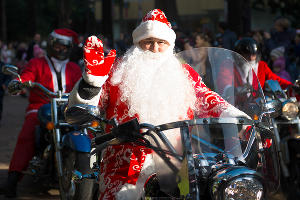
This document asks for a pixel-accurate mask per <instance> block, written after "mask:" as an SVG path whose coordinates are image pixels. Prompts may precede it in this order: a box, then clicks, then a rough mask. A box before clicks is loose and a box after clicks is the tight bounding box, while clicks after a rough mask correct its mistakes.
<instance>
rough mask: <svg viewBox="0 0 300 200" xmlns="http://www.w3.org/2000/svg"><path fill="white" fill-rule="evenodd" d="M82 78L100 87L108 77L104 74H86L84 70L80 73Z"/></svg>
mask: <svg viewBox="0 0 300 200" xmlns="http://www.w3.org/2000/svg"><path fill="white" fill-rule="evenodd" d="M82 77H83V79H84V80H85V82H87V83H88V84H90V85H92V86H94V87H101V86H102V85H103V84H104V83H105V81H106V80H107V79H108V75H106V76H94V75H91V74H88V73H86V72H83V74H82Z"/></svg>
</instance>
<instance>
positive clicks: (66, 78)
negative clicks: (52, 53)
mask: <svg viewBox="0 0 300 200" xmlns="http://www.w3.org/2000/svg"><path fill="white" fill-rule="evenodd" d="M60 71H61V73H60V75H61V77H60V78H61V88H62V91H63V92H65V93H69V92H70V91H71V90H72V88H73V86H74V85H75V83H76V82H77V81H78V80H79V79H80V77H81V75H82V72H81V69H80V67H79V66H78V65H77V64H76V63H73V62H65V64H64V65H63V66H61V70H60ZM21 81H22V82H26V81H32V82H36V83H40V84H42V85H43V86H44V87H46V88H47V89H49V90H50V91H52V92H57V91H58V89H59V84H58V83H59V82H58V79H57V74H56V72H55V70H54V66H53V65H52V62H50V59H49V58H48V57H42V58H33V59H31V60H30V61H29V63H28V64H27V65H26V66H25V68H24V70H23V71H22V74H21ZM46 99H47V98H46ZM46 99H45V95H43V93H42V92H41V91H39V90H38V89H33V90H30V94H29V99H28V100H29V104H28V106H27V108H26V116H25V121H24V124H23V127H22V130H21V132H20V133H19V136H18V140H17V144H16V147H15V150H14V153H13V157H12V159H11V162H10V166H9V171H18V172H21V171H22V170H25V169H26V168H27V166H28V163H29V161H30V160H31V159H32V156H33V155H34V151H35V149H34V147H35V136H34V135H35V134H34V132H35V127H36V125H38V124H39V122H38V119H37V111H38V109H39V107H40V106H42V105H44V104H46V103H49V101H47V100H46Z"/></svg>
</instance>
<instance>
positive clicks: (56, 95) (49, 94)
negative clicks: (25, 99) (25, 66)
mask: <svg viewBox="0 0 300 200" xmlns="http://www.w3.org/2000/svg"><path fill="white" fill-rule="evenodd" d="M22 88H38V89H39V90H41V91H42V92H44V94H46V96H47V97H50V98H61V97H63V96H65V97H68V96H69V93H62V92H61V91H58V92H51V91H50V90H48V89H47V88H46V87H44V86H43V85H42V84H40V83H36V82H31V81H27V82H24V83H22Z"/></svg>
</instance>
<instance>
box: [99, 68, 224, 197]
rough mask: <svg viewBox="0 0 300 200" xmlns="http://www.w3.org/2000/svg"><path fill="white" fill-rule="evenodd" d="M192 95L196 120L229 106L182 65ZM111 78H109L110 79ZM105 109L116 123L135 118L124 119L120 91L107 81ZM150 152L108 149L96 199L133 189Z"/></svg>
mask: <svg viewBox="0 0 300 200" xmlns="http://www.w3.org/2000/svg"><path fill="white" fill-rule="evenodd" d="M184 67H185V69H186V70H187V71H188V73H189V76H190V78H191V79H192V80H193V86H194V88H195V91H196V95H197V99H198V101H199V102H198V104H197V105H199V106H200V109H199V110H200V112H199V113H197V116H199V117H218V116H219V115H220V114H221V113H222V112H223V111H224V110H226V109H227V108H228V107H229V106H230V105H229V104H228V103H227V102H226V101H225V100H223V99H222V98H221V97H220V96H219V95H217V93H215V92H213V91H211V90H210V89H209V88H207V87H206V86H205V84H204V83H203V82H202V80H201V78H200V76H199V75H198V73H197V72H196V71H194V70H193V69H192V68H191V67H190V66H189V65H184ZM110 77H111V76H110ZM99 104H100V106H101V107H102V108H104V109H105V111H106V117H107V118H108V119H110V118H112V117H115V118H116V119H117V120H118V122H119V123H124V122H126V121H128V120H130V119H133V118H135V117H137V118H138V116H137V115H135V116H129V115H128V105H127V104H126V103H124V102H122V101H121V100H120V89H119V87H118V86H113V85H111V84H110V80H107V81H106V83H105V84H104V85H103V90H102V94H101V98H100V102H99ZM193 115H194V113H192V112H191V111H188V118H193ZM151 152H152V151H151V150H150V149H147V148H145V147H143V146H138V145H136V144H133V143H128V144H122V145H114V146H109V147H108V148H107V149H106V150H105V151H104V154H103V160H102V162H101V167H100V169H101V176H102V178H101V181H102V182H100V192H101V196H100V198H99V199H101V200H103V199H114V198H115V195H116V194H117V193H118V191H119V190H120V189H121V188H122V186H123V185H124V184H132V185H135V184H136V182H137V180H138V179H139V176H140V172H141V169H142V167H143V164H144V161H145V158H146V156H147V155H148V154H150V153H151Z"/></svg>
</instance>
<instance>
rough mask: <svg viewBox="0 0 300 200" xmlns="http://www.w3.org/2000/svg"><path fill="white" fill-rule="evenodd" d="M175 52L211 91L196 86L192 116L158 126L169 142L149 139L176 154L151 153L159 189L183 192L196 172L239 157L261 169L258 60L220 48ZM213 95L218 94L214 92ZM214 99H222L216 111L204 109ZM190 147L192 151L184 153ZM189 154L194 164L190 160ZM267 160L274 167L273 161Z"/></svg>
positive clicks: (231, 162)
mask: <svg viewBox="0 0 300 200" xmlns="http://www.w3.org/2000/svg"><path fill="white" fill-rule="evenodd" d="M177 56H178V59H179V60H180V62H181V63H182V64H184V65H185V64H188V65H189V66H191V67H192V68H193V69H194V70H195V71H196V72H197V73H198V74H199V75H200V76H201V78H202V81H203V82H204V83H205V85H206V86H207V87H208V88H209V89H211V90H212V91H214V92H215V93H209V95H207V96H206V95H203V94H200V93H201V92H202V93H205V92H207V90H206V89H205V90H204V89H203V90H201V89H200V90H199V91H198V92H199V95H198V97H199V99H200V100H201V102H202V103H201V102H200V103H198V107H195V108H194V110H193V112H192V113H193V117H192V118H190V119H187V120H184V121H178V122H172V123H169V124H163V125H160V126H158V127H159V130H162V132H163V134H164V135H163V136H160V137H164V136H166V138H167V139H168V141H169V142H170V144H171V145H172V148H168V146H170V145H168V144H165V143H160V144H158V143H157V142H156V143H155V142H154V141H152V143H153V145H154V146H160V147H161V148H163V149H164V150H167V151H168V152H170V149H173V150H174V152H175V154H176V155H177V157H176V156H174V155H167V156H162V154H161V153H159V152H158V153H154V161H155V166H156V173H157V177H158V180H159V183H160V188H161V190H163V191H164V192H166V193H168V194H170V195H172V194H174V195H175V193H176V191H177V193H178V192H180V194H181V195H185V194H187V193H189V192H191V191H190V190H189V189H187V188H189V187H188V186H187V185H189V183H191V179H194V178H195V177H198V178H197V179H199V176H204V177H202V178H203V179H206V178H207V177H208V176H209V174H210V173H211V172H212V168H215V167H216V166H218V165H219V164H229V165H237V163H241V162H242V163H244V164H245V165H246V166H247V167H249V168H253V169H255V170H260V169H259V163H262V162H263V161H261V160H260V156H259V155H258V154H257V149H258V148H259V146H262V145H263V142H264V141H258V139H257V134H258V133H259V131H258V130H257V128H256V127H255V125H254V120H257V119H258V118H259V116H260V115H261V114H262V113H263V106H262V105H263V104H264V102H265V99H264V96H263V92H262V89H261V86H260V84H259V82H258V79H257V77H256V74H255V73H254V70H253V69H254V68H255V67H256V66H251V64H249V63H247V61H246V60H245V59H244V58H243V57H242V56H240V55H239V54H237V53H235V52H233V51H230V50H226V49H222V48H200V49H192V50H187V51H183V52H181V53H179V54H178V55H177ZM246 75H247V77H246ZM196 95H197V92H196ZM212 95H213V96H217V97H218V98H212ZM215 99H218V101H219V102H221V103H220V104H219V105H220V107H218V109H219V111H218V112H213V114H211V113H210V112H205V114H203V112H202V111H203V110H204V109H206V108H207V107H205V105H206V104H207V103H212V104H213V103H214V102H209V101H210V100H211V101H214V100H215ZM224 102H225V103H224ZM188 152H192V154H189V155H188ZM254 152H255V154H254ZM159 154H160V155H159ZM171 154H172V153H171ZM191 160H193V162H194V164H193V165H194V166H193V165H190V164H191V162H190V161H191ZM188 163H189V164H188ZM270 165H271V166H270ZM270 165H269V167H273V168H274V165H273V164H270ZM191 166H192V167H191ZM260 167H261V166H260ZM264 167H265V166H264ZM194 169H195V170H194ZM261 170H262V171H263V170H267V169H266V168H264V169H261ZM201 173H204V174H201ZM191 176H193V177H191ZM205 176H207V177H205ZM198 181H199V180H198Z"/></svg>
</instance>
